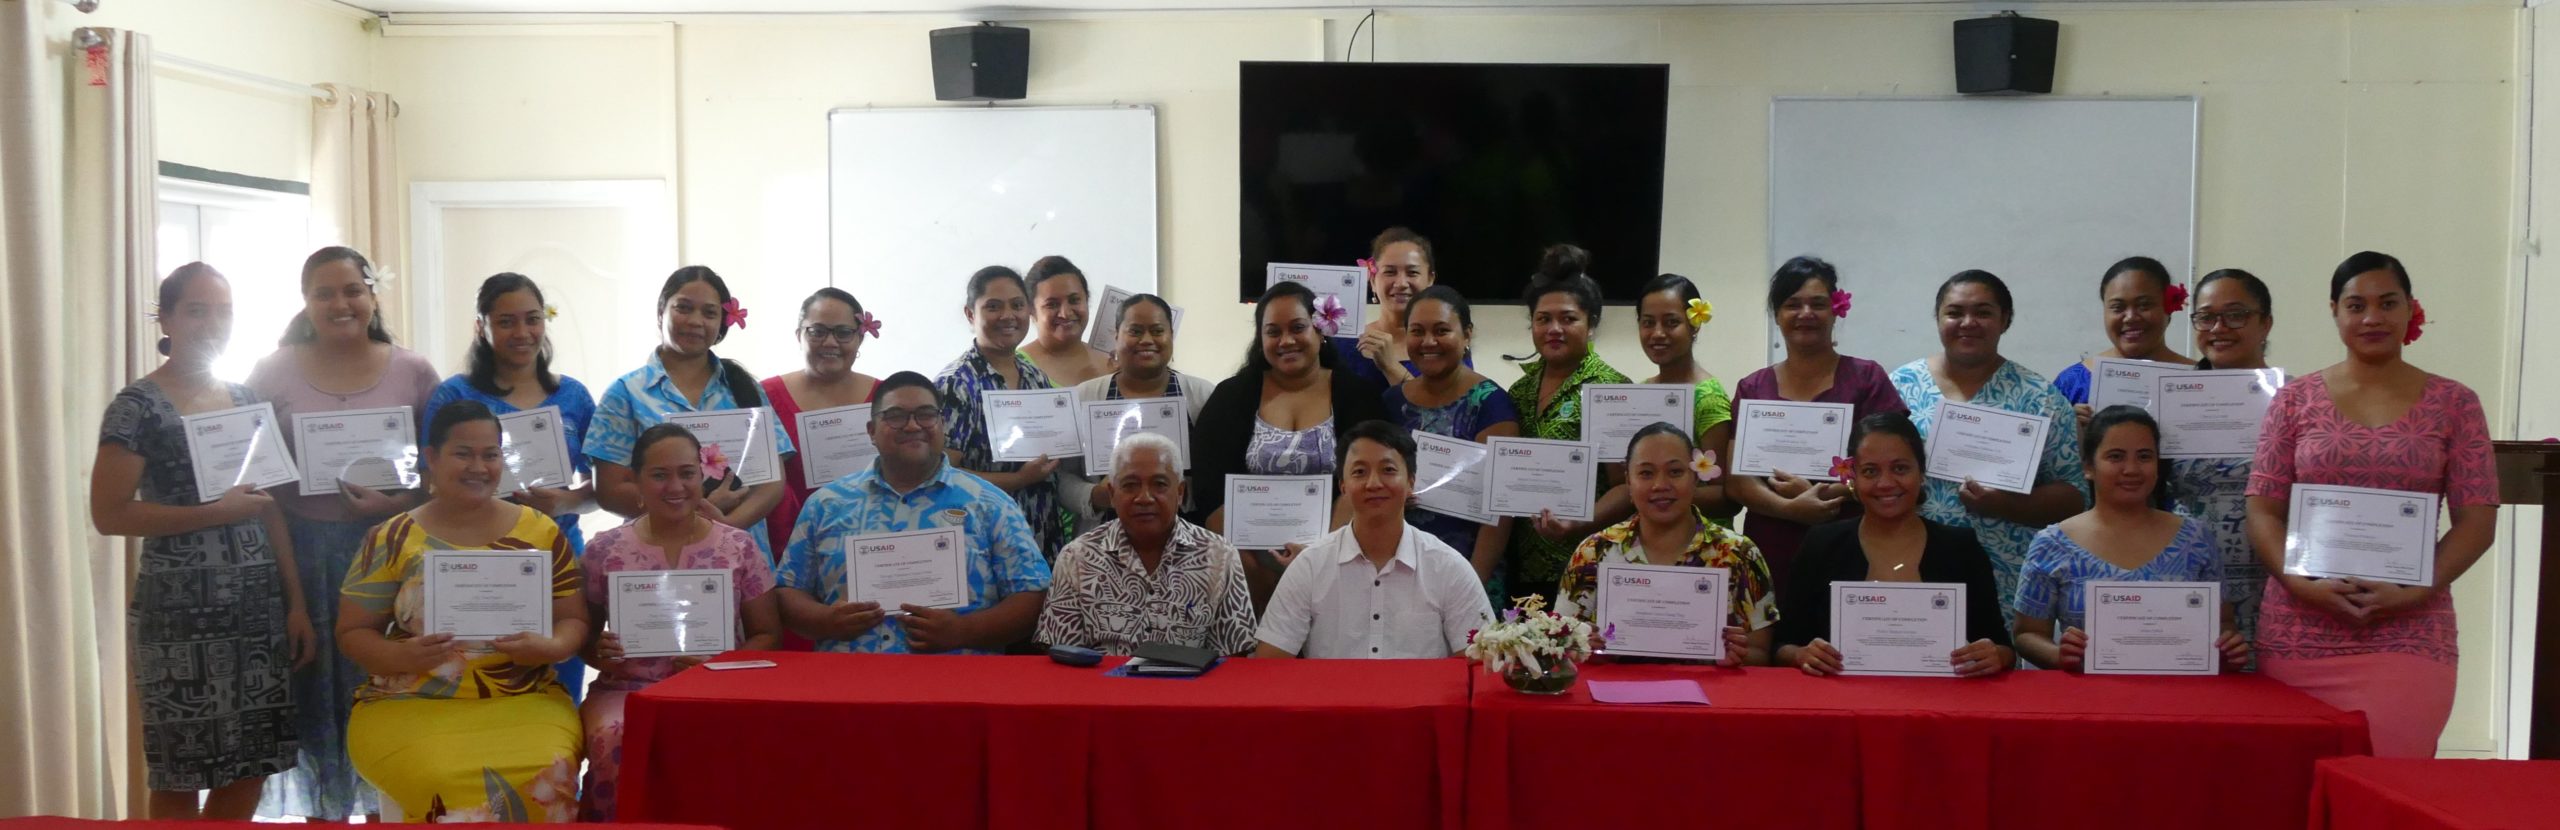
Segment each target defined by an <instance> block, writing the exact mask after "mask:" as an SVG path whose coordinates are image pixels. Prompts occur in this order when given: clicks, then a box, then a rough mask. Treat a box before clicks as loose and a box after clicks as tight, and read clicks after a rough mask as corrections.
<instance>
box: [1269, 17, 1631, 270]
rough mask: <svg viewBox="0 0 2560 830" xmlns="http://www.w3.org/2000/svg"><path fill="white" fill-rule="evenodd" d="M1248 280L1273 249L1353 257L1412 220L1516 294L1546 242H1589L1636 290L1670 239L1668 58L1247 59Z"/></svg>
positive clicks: (1444, 254) (1330, 260) (1339, 260)
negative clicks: (1666, 210) (1665, 163)
mask: <svg viewBox="0 0 2560 830" xmlns="http://www.w3.org/2000/svg"><path fill="white" fill-rule="evenodd" d="M1239 71H1240V73H1241V76H1242V77H1241V81H1242V84H1241V86H1242V90H1241V92H1242V94H1241V95H1240V96H1239V101H1238V108H1237V121H1238V123H1239V125H1240V127H1241V131H1240V140H1239V141H1238V146H1239V148H1240V149H1239V151H1238V162H1239V163H1238V165H1237V168H1238V171H1239V173H1240V174H1241V177H1242V178H1241V181H1240V182H1239V184H1240V185H1241V186H1240V187H1239V188H1238V192H1239V193H1241V194H1242V199H1241V202H1240V204H1239V205H1238V208H1237V216H1238V220H1239V223H1240V228H1239V231H1240V234H1239V237H1238V238H1239V241H1240V243H1241V246H1240V248H1241V256H1240V257H1239V262H1238V263H1237V266H1238V273H1237V285H1238V292H1237V293H1238V295H1239V296H1241V297H1242V298H1243V299H1246V300H1251V299H1253V298H1255V297H1258V296H1261V294H1262V289H1263V281H1264V274H1265V271H1264V266H1265V264H1267V263H1272V262H1293V263H1316V264H1344V265H1347V264H1350V263H1352V262H1354V261H1356V260H1359V259H1360V258H1363V257H1366V256H1368V255H1369V241H1370V239H1372V238H1374V237H1375V236H1377V234H1378V232H1379V231H1381V230H1385V229H1386V228H1388V227H1392V226H1397V225H1402V226H1405V227H1409V228H1412V229H1414V230H1415V231H1417V232H1420V233H1421V234H1422V235H1424V236H1426V237H1429V238H1430V239H1431V242H1432V247H1433V249H1434V254H1435V259H1436V260H1437V265H1438V279H1439V281H1440V282H1441V283H1443V284H1448V285H1453V286H1455V287H1457V288H1458V289H1459V290H1460V291H1461V292H1463V293H1464V294H1466V296H1467V298H1468V299H1470V300H1474V301H1481V302H1488V303H1512V304H1517V303H1518V302H1519V299H1520V293H1521V292H1522V291H1523V290H1524V289H1526V288H1527V287H1528V282H1529V277H1530V275H1531V274H1532V273H1533V272H1534V271H1536V269H1537V264H1538V255H1539V252H1540V251H1542V250H1543V249H1545V247H1546V246H1547V245H1549V244H1551V243H1558V242H1569V243H1573V244H1576V245H1580V246H1582V247H1583V248H1585V249H1587V250H1589V251H1590V252H1591V276H1592V278H1593V279H1595V280H1598V281H1599V283H1600V285H1601V288H1602V292H1603V293H1604V294H1605V295H1606V297H1607V299H1608V300H1609V301H1610V302H1613V303H1632V302H1634V301H1635V299H1636V294H1637V291H1638V290H1640V288H1641V287H1642V285H1643V284H1644V282H1645V280H1647V279H1651V278H1652V277H1653V276H1654V274H1655V273H1657V271H1656V268H1657V261H1658V259H1659V258H1660V255H1661V248H1662V157H1663V144H1664V134H1663V129H1664V127H1663V118H1664V116H1663V113H1664V105H1665V102H1666V100H1667V99H1668V97H1669V94H1670V85H1671V72H1670V68H1669V67H1667V66H1664V65H1660V64H1610V65H1589V64H1532V63H1305V62H1277V61H1245V62H1242V64H1241V66H1240V68H1239Z"/></svg>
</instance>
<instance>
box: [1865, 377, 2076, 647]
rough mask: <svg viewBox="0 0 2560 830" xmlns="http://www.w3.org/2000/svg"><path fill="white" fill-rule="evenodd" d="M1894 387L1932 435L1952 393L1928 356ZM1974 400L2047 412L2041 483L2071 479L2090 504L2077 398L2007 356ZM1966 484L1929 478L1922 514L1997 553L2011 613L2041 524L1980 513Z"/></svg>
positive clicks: (1995, 562)
mask: <svg viewBox="0 0 2560 830" xmlns="http://www.w3.org/2000/svg"><path fill="white" fill-rule="evenodd" d="M1893 390H1894V392H1896V393H1898V394H1900V395H1901V396H1902V404H1903V406H1905V407H1907V408H1909V409H1910V410H1911V423H1912V424H1913V425H1914V426H1917V427H1919V428H1920V435H1921V437H1922V438H1926V437H1928V436H1929V431H1930V430H1931V429H1933V428H1935V427H1936V426H1937V419H1938V402H1939V401H1941V400H1945V399H1946V393H1944V392H1942V391H1940V390H1939V389H1938V379H1937V376H1935V375H1931V374H1929V360H1928V358H1921V359H1919V360H1914V361H1912V362H1910V363H1906V364H1903V365H1902V367H1901V368H1898V369H1895V370H1893ZM1970 403H1972V404H1974V405H1976V406H1988V407H1994V408H1998V409H2006V410H2009V411H2011V412H2020V413H2029V414H2037V415H2043V416H2045V419H2046V420H2049V421H2051V422H2053V428H2052V429H2049V430H2046V431H2045V439H2044V458H2043V459H2042V461H2041V462H2040V463H2038V464H2037V465H2036V485H2037V486H2043V485H2045V484H2049V483H2052V482H2056V481H2059V482H2064V483H2067V484H2070V485H2071V486H2072V488H2073V489H2076V490H2079V491H2080V500H2081V503H2083V504H2086V503H2088V499H2089V480H2088V473H2087V472H2086V471H2084V470H2082V469H2081V468H2080V421H2079V419H2078V417H2076V416H2074V415H2073V414H2072V412H2071V402H2070V401H2067V400H2064V399H2063V397H2062V393H2060V392H2057V391H2054V388H2053V386H2052V384H2049V383H2046V382H2045V379H2044V377H2043V376H2042V375H2038V374H2036V373H2035V372H2034V371H2032V370H2029V369H2025V368H2022V367H2020V366H2019V365H2018V363H2017V361H2014V360H2011V361H2003V362H2002V363H2001V364H2000V369H1999V370H1998V371H1996V372H1993V373H1992V374H1991V380H1990V382H1988V383H1984V384H1983V385H1982V391H1980V392H1977V393H1975V394H1974V396H1973V400H1972V401H1970ZM1962 489H1963V485H1960V484H1957V483H1956V482H1952V481H1941V480H1938V479H1934V478H1933V479H1929V483H1928V488H1927V493H1926V497H1925V498H1924V499H1923V500H1922V501H1921V503H1920V517H1921V518H1924V519H1928V520H1929V521H1932V522H1937V523H1939V524H1942V525H1946V526H1949V527H1961V528H1970V529H1972V530H1973V535H1974V538H1975V539H1976V540H1979V541H1980V542H1982V550H1983V552H1985V553H1988V554H1991V572H1992V576H1993V577H1994V578H1995V581H1996V582H1997V583H1998V584H1999V586H2000V599H2001V600H2002V601H2001V603H2000V608H2001V609H2002V611H2003V612H2004V616H2005V613H2006V612H2007V611H2008V609H2009V606H2010V603H2009V602H2008V599H2009V598H2010V597H2013V596H2016V595H2017V592H2018V568H2019V566H2021V565H2023V564H2025V562H2026V560H2027V546H2028V544H2029V543H2030V542H2032V541H2034V539H2035V536H2036V531H2038V530H2040V529H2041V528H2036V527H2030V526H2027V525H2022V524H2018V523H2017V522H2012V521H2009V520H2007V519H1995V518H1991V517H1989V516H1976V515H1974V514H1973V512H1972V511H1970V510H1966V509H1965V507H1964V502H1963V501H1962V500H1961V499H1959V498H1958V496H1957V493H1958V492H1959V491H1960V490H1962Z"/></svg>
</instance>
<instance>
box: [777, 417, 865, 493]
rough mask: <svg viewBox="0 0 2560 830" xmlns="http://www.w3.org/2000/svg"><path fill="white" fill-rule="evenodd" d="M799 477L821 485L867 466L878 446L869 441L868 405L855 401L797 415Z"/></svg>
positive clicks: (796, 447)
mask: <svg viewBox="0 0 2560 830" xmlns="http://www.w3.org/2000/svg"><path fill="white" fill-rule="evenodd" d="M798 420H799V422H800V423H799V424H798V426H799V427H800V443H799V444H798V445H796V446H794V447H793V449H796V450H798V451H799V455H800V477H801V480H803V481H807V482H808V483H809V486H810V487H824V486H826V484H827V482H831V481H834V480H836V479H839V478H843V477H845V476H849V475H853V474H854V473H859V472H862V471H863V470H865V469H869V468H870V467H871V460H872V459H874V458H878V457H879V456H880V448H879V447H876V446H873V445H872V443H871V405H870V404H867V403H858V404H854V405H852V406H837V407H829V408H826V409H812V410H807V411H804V412H801V413H800V415H799V418H798Z"/></svg>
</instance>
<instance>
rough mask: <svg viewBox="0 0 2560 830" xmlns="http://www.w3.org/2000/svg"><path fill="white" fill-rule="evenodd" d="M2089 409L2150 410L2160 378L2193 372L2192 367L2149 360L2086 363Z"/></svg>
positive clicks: (2104, 359) (2114, 359)
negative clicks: (2153, 394) (2089, 369)
mask: <svg viewBox="0 0 2560 830" xmlns="http://www.w3.org/2000/svg"><path fill="white" fill-rule="evenodd" d="M2090 363H2091V364H2092V366H2093V367H2094V368H2093V369H2092V370H2091V371H2090V373H2089V408H2090V409H2105V408H2107V407H2110V406H2117V405H2124V406H2138V407H2142V408H2145V409H2149V408H2150V407H2151V392H2152V388H2153V386H2154V385H2155V384H2157V383H2158V382H2159V379H2160V376H2161V375H2170V374H2177V373H2179V372H2192V371H2195V367H2193V366H2181V365H2179V364H2176V363H2160V362H2157V361H2150V360H2119V359H2116V358H2112V357H2101V358H2098V359H2097V360H2093V361H2090Z"/></svg>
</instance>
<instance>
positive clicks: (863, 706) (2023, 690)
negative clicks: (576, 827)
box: [620, 653, 2367, 830]
mask: <svg viewBox="0 0 2560 830" xmlns="http://www.w3.org/2000/svg"><path fill="white" fill-rule="evenodd" d="M743 657H752V658H761V659H769V660H773V661H775V662H777V663H780V664H781V665H780V667H778V668H774V669H763V670H749V671H737V672H708V671H688V672H684V673H683V674H681V675H678V676H677V677H675V678H673V679H671V680H668V681H666V682H662V683H660V684H658V685H656V686H654V687H652V688H650V689H648V690H647V691H644V692H641V693H639V694H637V695H634V696H633V697H632V698H631V701H630V703H629V706H628V709H627V715H626V717H627V719H628V720H627V722H626V727H625V734H626V739H625V744H624V748H623V757H624V767H623V781H622V786H621V792H620V798H621V807H620V809H621V813H620V815H621V816H622V817H623V818H625V819H627V820H632V821H661V822H700V823H718V824H721V825H724V826H727V827H732V828H736V829H737V830H799V828H818V827H827V828H836V827H895V828H901V830H905V829H906V828H982V827H1004V828H1014V827H1035V828H1049V827H1061V828H1078V827H1112V828H1120V827H1191V826H1202V825H1208V824H1215V825H1217V826H1221V827H1275V828H1277V827H1392V828H1426V827H1439V828H1456V827H1460V826H1462V825H1463V826H1465V827H1468V828H1472V830H1500V828H1510V827H1518V828H1522V829H1523V830H1528V828H1544V827H1651V826H1660V827H1697V826H1733V827H1843V828H1845V827H1862V828H1874V829H1875V830H1898V829H1899V828H1922V827H1928V828H1937V827H2004V826H2014V827H2048V826H2072V827H2144V828H2146V829H2147V830H2150V829H2156V828H2158V827H2182V826H2210V827H2277V826H2282V827H2296V826H2302V825H2303V824H2304V822H2305V820H2306V807H2307V805H2308V804H2309V803H2310V793H2311V782H2312V765H2313V763H2314V762H2315V761H2316V760H2318V759H2320V758H2324V757H2329V756H2338V755H2356V754H2363V753H2365V752H2366V751H2367V743H2366V738H2365V724H2364V718H2363V716H2362V715H2360V714H2355V713H2347V712H2340V711H2338V710H2337V709H2334V708H2331V707H2329V706H2328V705H2326V704H2322V703H2320V702H2319V701H2316V700H2313V699H2311V698H2310V697H2308V696H2306V695H2303V694H2301V693H2300V692H2296V691H2294V690H2292V689H2290V688H2288V687H2285V686H2284V685H2282V684H2279V683H2276V682H2274V681H2270V680H2267V679H2264V678H2260V677H2256V676H2248V675H2232V676H2224V677H2213V678H2165V677H2091V676H2081V675H2066V674H2061V673H2054V672H2014V673H2010V674H2007V675H2004V676H2001V677H1998V678H1992V679H1988V680H1952V679H1924V678H1879V677H1858V678H1812V677H1806V676H1804V675H1802V674H1800V673H1797V672H1795V671H1793V670H1789V669H1742V670H1733V669H1715V668H1704V667H1686V666H1665V665H1612V664H1595V665H1590V666H1586V667H1585V668H1584V676H1585V677H1586V678H1589V679H1598V680H1627V679H1666V678H1693V679H1697V680H1698V681H1700V682H1701V684H1702V686H1703V688H1704V689H1705V690H1706V692H1707V695H1708V696H1709V698H1710V699H1711V700H1712V701H1713V705H1711V706H1707V707H1681V706H1624V705H1609V704H1597V703H1594V702H1592V701H1591V699H1590V696H1589V691H1588V689H1589V686H1588V683H1587V682H1586V683H1578V684H1576V685H1575V687H1574V688H1573V689H1572V690H1571V691H1570V692H1568V693H1567V694H1566V695H1563V696H1560V697H1534V696H1529V695H1522V694H1519V693H1517V692H1513V691H1511V690H1509V689H1508V688H1505V687H1504V686H1503V685H1502V684H1501V683H1500V682H1499V681H1498V680H1497V679H1495V678H1493V677H1491V676H1489V675H1485V674H1484V673H1483V672H1482V671H1480V670H1478V669H1475V668H1474V667H1472V666H1470V665H1468V664H1467V663H1465V662H1463V661H1459V660H1423V661H1383V662H1370V661H1328V660H1283V661H1268V660H1266V661H1257V660H1229V661H1227V662H1226V664H1225V665H1222V666H1220V667H1219V668H1218V669H1216V670H1215V671H1212V672H1211V673H1210V674H1209V675H1208V676H1206V677H1202V678H1199V679H1196V680H1166V679H1152V678H1117V677H1105V676H1103V675H1102V670H1101V669H1073V668H1067V667H1063V666H1057V665H1054V664H1051V663H1049V662H1048V661H1047V660H1046V658H1040V657H917V656H877V655H836V654H784V653H756V654H741V655H733V656H732V659H735V658H743Z"/></svg>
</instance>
